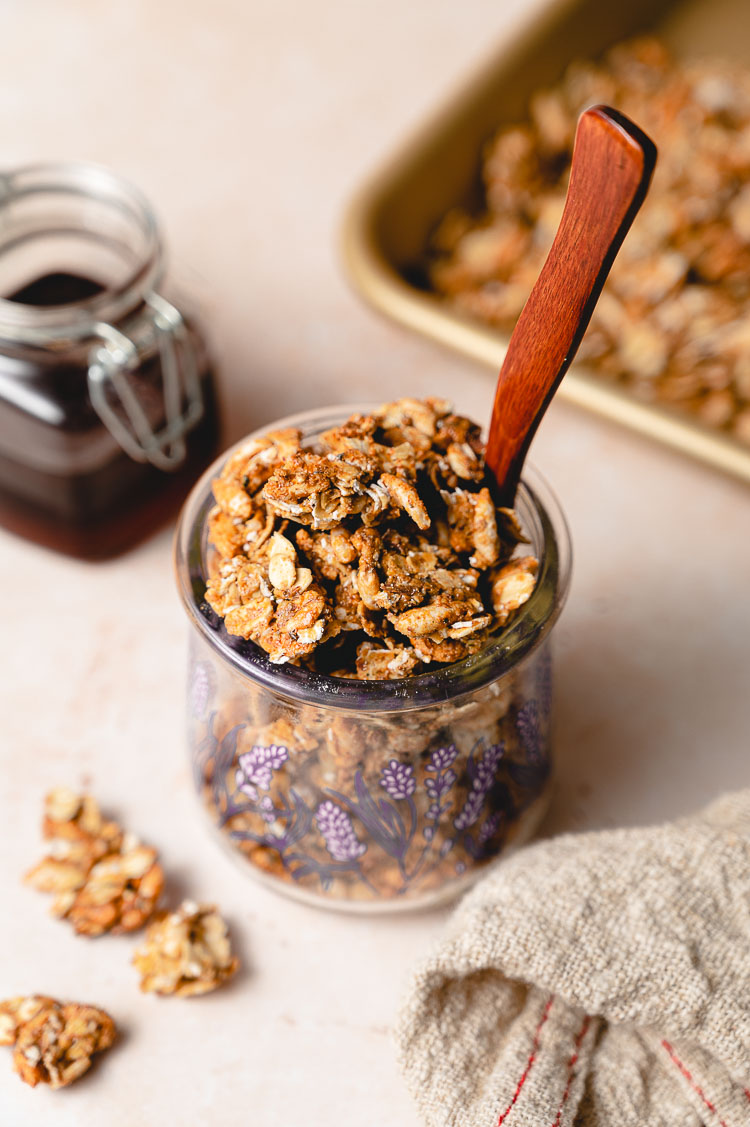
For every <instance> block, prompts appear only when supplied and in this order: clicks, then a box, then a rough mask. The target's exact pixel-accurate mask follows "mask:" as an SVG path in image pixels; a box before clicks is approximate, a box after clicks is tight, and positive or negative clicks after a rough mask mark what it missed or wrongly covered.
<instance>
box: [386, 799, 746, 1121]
mask: <svg viewBox="0 0 750 1127" xmlns="http://www.w3.org/2000/svg"><path fill="white" fill-rule="evenodd" d="M749 896H750V790H743V791H739V792H736V793H735V794H732V795H730V796H727V797H724V798H721V799H719V800H718V801H716V802H714V803H712V804H711V805H710V806H709V807H708V809H706V810H703V811H701V812H700V813H698V814H696V815H693V816H691V817H689V818H683V819H679V820H678V821H677V822H672V823H667V824H666V825H661V826H655V827H649V828H647V829H629V830H606V831H603V832H600V833H589V834H575V835H573V834H567V835H564V836H562V837H557V838H555V839H553V840H551V841H547V842H542V843H540V844H537V845H536V846H533V847H531V848H529V849H527V850H525V851H523V852H522V853H520V854H517V855H516V856H515V857H514V858H513V859H512V860H509V861H508V862H507V864H504V865H501V866H499V867H498V868H497V869H496V870H495V872H494V873H493V874H492V875H491V876H489V877H487V879H485V880H483V881H482V882H481V884H480V885H479V886H478V887H477V888H476V889H475V890H474V891H473V892H472V893H470V894H469V895H468V896H467V897H466V899H465V900H464V901H463V903H462V904H461V906H460V907H459V909H458V910H457V912H456V913H455V915H454V917H453V918H452V919H451V922H450V926H449V928H448V933H447V935H446V936H445V937H444V938H443V940H442V942H441V943H440V945H439V946H438V948H437V950H436V951H435V952H434V953H433V954H432V955H430V956H429V957H428V958H427V959H426V960H425V961H424V962H423V964H422V966H421V967H420V969H419V971H418V972H417V974H416V975H415V977H414V979H413V981H412V983H411V985H410V988H409V991H408V994H407V997H406V1001H405V1004H404V1006H403V1009H402V1013H401V1018H400V1021H399V1024H398V1038H399V1048H400V1058H401V1063H402V1067H403V1070H404V1073H405V1076H406V1078H407V1081H408V1083H409V1086H410V1088H411V1090H412V1091H413V1093H414V1095H415V1097H416V1099H417V1102H418V1104H419V1106H420V1110H421V1111H422V1114H423V1116H424V1119H425V1121H426V1123H427V1124H429V1127H484V1125H485V1124H486V1125H488V1127H489V1125H490V1124H497V1125H498V1127H499V1125H500V1124H505V1125H506V1127H549V1125H550V1124H553V1125H554V1127H674V1125H676V1124H680V1127H700V1124H701V1123H702V1122H705V1123H706V1125H707V1127H747V1125H748V1124H749V1123H750V1063H749V1062H750V1006H748V996H749V995H750V959H749V958H748V938H750V912H749V911H748V898H749Z"/></svg>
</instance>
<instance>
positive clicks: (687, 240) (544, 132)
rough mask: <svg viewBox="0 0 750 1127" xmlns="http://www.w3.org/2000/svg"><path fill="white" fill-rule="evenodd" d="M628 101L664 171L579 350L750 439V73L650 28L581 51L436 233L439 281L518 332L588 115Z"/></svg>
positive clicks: (662, 399) (649, 395)
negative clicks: (478, 207)
mask: <svg viewBox="0 0 750 1127" xmlns="http://www.w3.org/2000/svg"><path fill="white" fill-rule="evenodd" d="M595 103H606V104H609V105H613V106H617V108H618V109H620V110H622V111H623V112H625V113H626V114H628V115H629V116H630V117H632V118H633V119H634V120H635V121H637V122H638V123H639V125H641V126H642V127H643V128H644V129H645V131H646V132H647V133H648V134H649V135H650V136H651V137H653V139H654V141H655V142H656V144H657V146H658V149H659V160H658V161H657V165H656V171H655V174H654V179H653V183H652V185H651V188H650V191H649V194H648V197H647V199H646V201H645V203H644V205H643V207H642V209H641V212H640V213H639V215H638V217H637V218H636V220H635V222H634V224H633V228H632V230H631V232H630V234H629V235H628V238H627V239H626V240H625V244H624V246H623V248H622V250H621V251H620V253H619V255H618V257H617V259H616V260H615V263H614V266H613V268H612V272H611V275H610V277H609V280H608V281H607V284H606V286H605V288H604V292H603V293H602V296H601V297H600V299H599V303H598V305H597V307H596V310H595V311H594V315H593V317H592V320H591V325H590V328H589V331H588V333H587V335H586V337H585V338H584V340H583V343H582V345H581V349H580V353H579V355H580V357H581V359H584V360H586V361H588V362H589V363H590V366H591V369H592V371H594V372H596V373H598V374H599V375H601V376H602V377H603V378H605V379H608V380H611V381H617V382H620V383H622V384H623V385H625V386H627V387H628V388H629V389H631V390H632V392H633V393H634V394H636V395H637V396H638V397H640V398H642V399H645V400H648V401H651V402H656V403H662V404H669V405H672V406H674V407H676V408H679V409H682V410H684V411H687V412H690V414H691V415H692V416H693V417H696V418H698V419H699V420H700V421H702V422H703V423H705V424H706V425H708V426H710V427H713V428H718V429H721V430H724V431H726V432H728V433H731V434H732V435H734V436H735V437H736V438H737V439H739V440H740V441H742V442H744V443H750V327H749V325H750V322H749V321H748V317H747V313H748V306H749V303H750V71H748V70H746V69H743V68H742V67H740V66H739V65H737V64H735V63H732V62H730V61H728V60H721V61H716V62H711V61H706V60H698V61H694V62H674V61H673V60H672V59H671V58H670V56H669V54H668V53H667V51H666V50H665V48H664V47H663V46H662V45H661V44H660V43H659V42H657V41H656V40H654V39H639V40H636V41H633V42H630V43H626V44H622V45H620V46H617V47H615V48H614V49H613V50H611V51H610V52H609V53H608V54H607V55H606V56H605V58H604V60H603V61H602V62H601V63H593V62H575V63H573V64H572V65H571V66H570V67H569V68H568V70H567V71H566V73H565V76H564V78H563V79H562V81H561V82H560V83H559V85H557V86H555V87H553V88H552V89H547V90H540V91H539V92H538V93H537V94H536V95H535V96H534V97H533V98H532V99H531V103H530V106H529V114H530V120H529V121H528V122H526V123H524V124H520V125H517V126H513V127H511V128H504V129H501V130H500V131H499V132H498V133H497V134H496V135H495V137H494V138H493V139H492V140H491V141H490V142H489V143H488V144H487V146H486V149H485V152H484V157H483V163H482V174H483V181H484V194H485V199H484V210H483V211H482V212H481V214H479V215H477V214H472V213H470V212H469V211H467V210H464V209H456V210H454V211H451V212H450V213H449V214H448V215H446V217H445V218H444V220H443V221H442V223H441V224H440V226H439V228H438V230H437V231H436V233H435V236H434V239H433V243H432V248H431V261H430V264H429V277H430V281H431V284H432V286H433V287H434V288H435V289H436V290H437V291H438V292H439V293H441V294H443V295H445V296H446V297H448V298H449V299H450V300H451V302H452V303H453V304H454V305H455V306H456V307H457V308H458V309H460V310H462V311H464V312H466V313H468V314H469V315H471V316H473V317H476V318H478V319H480V320H482V321H485V322H489V323H490V324H493V325H497V326H499V327H502V328H503V329H505V330H510V329H511V328H512V327H513V325H514V324H515V322H516V320H517V318H518V315H519V314H520V312H521V309H522V308H523V305H524V302H525V301H526V298H527V296H528V294H529V292H530V290H531V288H532V286H533V284H534V282H535V281H536V278H537V275H538V274H539V271H540V269H541V266H542V264H543V262H544V259H545V257H546V255H547V252H548V250H549V247H550V244H551V242H552V239H553V237H554V234H555V232H556V230H557V227H558V224H559V221H560V217H561V214H562V209H563V204H564V201H565V192H566V188H567V180H568V174H569V170H570V159H571V154H572V146H573V138H574V134H575V127H576V122H577V119H578V116H579V114H580V113H581V112H582V111H583V110H584V109H586V108H587V107H588V106H590V105H593V104H595Z"/></svg>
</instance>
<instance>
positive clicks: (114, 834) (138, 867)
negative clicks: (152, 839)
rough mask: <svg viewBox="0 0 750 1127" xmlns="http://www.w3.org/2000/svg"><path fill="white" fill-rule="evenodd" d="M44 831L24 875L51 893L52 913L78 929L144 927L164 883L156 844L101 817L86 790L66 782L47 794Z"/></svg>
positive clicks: (95, 932)
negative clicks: (45, 849)
mask: <svg viewBox="0 0 750 1127" xmlns="http://www.w3.org/2000/svg"><path fill="white" fill-rule="evenodd" d="M43 833H44V836H45V837H46V838H47V839H49V841H50V852H49V854H48V855H47V856H46V857H44V858H43V859H42V860H41V861H40V862H39V863H38V864H37V865H35V866H34V867H33V868H32V869H30V870H29V872H28V873H27V874H26V876H25V878H24V879H25V881H26V883H27V884H29V885H31V887H32V888H36V889H37V890H38V891H39V892H51V893H54V895H55V900H54V901H53V904H52V914H53V915H54V916H57V917H59V918H60V919H67V920H69V921H70V923H72V925H73V927H74V929H75V931H76V932H77V933H78V934H79V935H88V936H98V935H102V934H103V933H104V932H107V931H114V932H126V931H134V930H136V929H137V928H140V927H143V925H144V924H145V923H146V921H147V920H148V919H149V918H150V917H151V915H153V912H154V909H155V907H156V904H157V901H158V899H159V895H160V893H161V890H162V886H163V884H164V875H163V872H162V869H161V866H160V865H159V862H158V855H157V852H156V850H155V849H152V848H150V847H149V846H145V845H142V844H141V843H140V842H139V841H138V840H137V839H136V838H135V837H134V836H133V835H132V834H126V833H123V831H122V829H121V828H120V826H118V824H117V823H116V822H113V821H107V820H105V819H104V818H103V817H102V814H101V811H100V810H99V806H98V804H97V803H96V801H95V800H94V799H93V798H91V796H90V795H82V796H79V795H76V794H74V793H73V792H72V791H70V790H67V789H64V788H58V789H57V790H54V791H51V792H50V793H49V794H48V795H47V797H46V799H45V812H44V821H43Z"/></svg>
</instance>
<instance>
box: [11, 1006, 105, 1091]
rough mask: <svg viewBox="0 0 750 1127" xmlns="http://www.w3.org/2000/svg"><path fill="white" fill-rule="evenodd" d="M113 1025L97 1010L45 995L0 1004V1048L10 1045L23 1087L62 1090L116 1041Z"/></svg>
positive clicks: (101, 1011) (103, 1012)
mask: <svg viewBox="0 0 750 1127" xmlns="http://www.w3.org/2000/svg"><path fill="white" fill-rule="evenodd" d="M115 1035H116V1028H115V1023H114V1021H113V1020H112V1018H111V1017H110V1016H109V1014H107V1013H105V1011H104V1010H100V1009H98V1008H97V1007H95V1006H85V1005H81V1004H79V1003H77V1002H66V1003H63V1002H58V1001H56V1000H55V999H54V998H49V997H46V996H44V995H31V996H29V997H19V998H10V999H8V1000H7V1001H5V1002H0V1045H12V1046H13V1067H14V1068H15V1070H16V1072H17V1073H18V1075H19V1076H20V1077H21V1079H22V1080H23V1081H24V1082H25V1083H26V1084H30V1085H31V1087H32V1088H35V1087H36V1085H37V1084H49V1085H50V1087H51V1088H65V1087H67V1086H68V1085H69V1084H72V1083H73V1081H75V1080H78V1078H79V1077H80V1076H82V1075H83V1074H84V1072H86V1071H88V1069H89V1068H90V1067H91V1063H92V1062H91V1058H92V1057H93V1055H94V1053H100V1052H103V1051H104V1050H105V1049H108V1048H110V1046H111V1045H112V1044H113V1043H114V1040H115Z"/></svg>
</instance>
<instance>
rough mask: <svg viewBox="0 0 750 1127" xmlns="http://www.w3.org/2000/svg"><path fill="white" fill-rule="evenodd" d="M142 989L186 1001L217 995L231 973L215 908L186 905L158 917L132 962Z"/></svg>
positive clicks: (231, 957) (233, 964)
mask: <svg viewBox="0 0 750 1127" xmlns="http://www.w3.org/2000/svg"><path fill="white" fill-rule="evenodd" d="M133 964H134V966H135V967H136V969H137V970H138V972H139V974H140V975H141V990H143V991H144V992H152V993H155V994H178V995H180V996H182V997H190V996H191V995H193V994H206V993H208V992H209V991H210V990H215V989H216V988H217V987H218V986H221V985H222V983H224V982H226V981H227V979H228V978H231V976H232V975H233V974H234V973H235V971H236V970H237V968H238V967H239V960H238V959H237V958H236V957H235V956H234V955H233V954H232V951H231V945H230V942H229V933H228V930H227V926H226V924H225V923H224V921H223V920H222V918H221V916H220V915H219V913H218V912H217V910H216V908H215V907H213V906H211V905H206V904H201V905H199V904H195V903H194V902H193V901H191V900H185V901H183V903H182V904H181V905H180V907H179V908H178V909H177V911H176V912H161V913H160V914H159V915H158V916H157V917H156V918H155V919H154V921H153V923H152V924H151V925H150V926H149V928H148V931H147V932H146V938H145V940H144V942H143V944H142V945H141V946H140V947H139V948H138V950H137V951H136V953H135V956H134V958H133Z"/></svg>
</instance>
